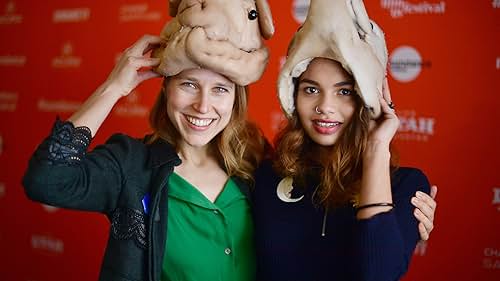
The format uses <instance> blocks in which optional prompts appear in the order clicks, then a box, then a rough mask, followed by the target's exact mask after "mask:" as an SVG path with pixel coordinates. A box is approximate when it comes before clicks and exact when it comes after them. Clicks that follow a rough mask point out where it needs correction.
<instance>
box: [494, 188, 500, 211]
mask: <svg viewBox="0 0 500 281" xmlns="http://www.w3.org/2000/svg"><path fill="white" fill-rule="evenodd" d="M493 206H497V210H498V211H500V187H494V188H493Z"/></svg>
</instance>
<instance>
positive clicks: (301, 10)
mask: <svg viewBox="0 0 500 281" xmlns="http://www.w3.org/2000/svg"><path fill="white" fill-rule="evenodd" d="M310 3H311V1H310V0H294V1H293V5H292V15H293V18H294V19H295V21H296V22H298V23H300V24H302V23H303V22H304V21H305V20H306V16H307V11H309V4H310Z"/></svg>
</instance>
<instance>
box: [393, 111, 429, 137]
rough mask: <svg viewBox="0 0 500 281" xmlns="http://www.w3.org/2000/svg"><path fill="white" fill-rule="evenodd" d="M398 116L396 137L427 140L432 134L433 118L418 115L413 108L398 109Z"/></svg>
mask: <svg viewBox="0 0 500 281" xmlns="http://www.w3.org/2000/svg"><path fill="white" fill-rule="evenodd" d="M398 116H399V120H400V124H399V128H398V134H397V135H396V138H397V139H399V140H405V141H421V142H427V141H429V140H430V138H431V137H432V136H434V127H435V125H436V119H435V118H433V117H426V116H419V115H418V114H417V113H416V112H415V111H414V110H401V111H398Z"/></svg>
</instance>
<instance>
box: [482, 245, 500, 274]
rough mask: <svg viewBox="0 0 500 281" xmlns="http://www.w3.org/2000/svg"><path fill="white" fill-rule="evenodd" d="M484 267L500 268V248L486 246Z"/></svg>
mask: <svg viewBox="0 0 500 281" xmlns="http://www.w3.org/2000/svg"><path fill="white" fill-rule="evenodd" d="M483 255H484V258H483V268H485V269H500V249H495V248H484V251H483Z"/></svg>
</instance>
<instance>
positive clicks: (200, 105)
mask: <svg viewBox="0 0 500 281" xmlns="http://www.w3.org/2000/svg"><path fill="white" fill-rule="evenodd" d="M166 83H167V84H166V93H167V94H166V95H167V99H166V100H167V115H168V118H169V119H170V121H171V122H172V124H173V125H174V127H175V129H176V130H177V132H178V133H179V135H180V139H179V140H178V144H179V145H180V146H184V145H188V146H193V147H204V146H206V145H207V144H209V143H210V142H211V141H212V140H213V139H214V137H215V136H217V134H219V133H220V132H221V131H222V130H224V128H225V127H226V126H227V124H228V123H229V121H230V120H231V114H232V110H233V105H234V100H235V91H236V85H235V84H234V83H233V82H231V81H230V80H228V79H227V78H225V77H224V76H222V75H220V74H218V73H216V72H213V71H211V70H207V69H189V70H185V71H183V72H181V73H179V74H178V75H175V76H172V77H170V79H169V80H168V82H166Z"/></svg>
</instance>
